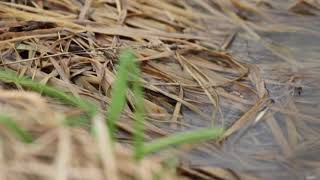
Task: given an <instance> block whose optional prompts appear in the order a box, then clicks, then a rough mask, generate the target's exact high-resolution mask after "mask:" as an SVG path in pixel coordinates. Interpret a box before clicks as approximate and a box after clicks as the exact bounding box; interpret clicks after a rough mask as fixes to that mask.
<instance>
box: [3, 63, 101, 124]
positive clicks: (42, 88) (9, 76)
mask: <svg viewBox="0 0 320 180" xmlns="http://www.w3.org/2000/svg"><path fill="white" fill-rule="evenodd" d="M0 80H2V81H4V82H9V83H17V84H19V85H21V86H23V87H26V88H30V89H31V90H33V91H35V92H39V93H42V94H44V95H47V96H49V97H52V98H56V99H58V100H60V101H62V102H64V103H67V104H69V105H72V106H75V107H78V108H80V109H82V110H84V111H85V112H86V113H87V114H88V115H89V118H87V123H89V120H90V117H93V116H94V115H95V114H96V113H97V111H98V108H97V106H96V105H93V104H92V103H90V102H88V101H85V100H83V99H81V98H78V97H74V96H72V95H69V94H67V93H65V92H63V91H61V90H58V89H56V88H54V87H50V86H47V85H44V84H41V83H39V82H36V81H33V80H32V79H30V78H27V77H18V75H17V74H16V73H15V72H14V71H12V70H9V69H3V68H1V69H0ZM81 123H83V121H82V122H81ZM73 124H76V123H75V122H74V123H73Z"/></svg>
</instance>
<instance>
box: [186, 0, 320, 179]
mask: <svg viewBox="0 0 320 180" xmlns="http://www.w3.org/2000/svg"><path fill="white" fill-rule="evenodd" d="M268 2H269V3H268V4H270V5H272V8H264V9H263V11H262V12H263V13H265V15H266V16H267V17H268V18H269V19H270V21H269V22H268V23H269V24H266V23H264V22H263V20H258V21H257V24H263V25H262V26H261V28H260V29H258V27H257V29H255V30H254V32H255V33H256V34H257V35H259V38H255V37H253V38H252V36H250V35H248V34H249V33H248V31H246V30H243V29H241V28H239V27H237V26H235V27H231V28H230V26H229V27H227V26H225V27H218V26H217V24H216V23H214V22H212V21H205V23H206V24H207V26H208V27H209V28H208V29H217V28H218V29H219V28H220V29H227V32H233V30H234V32H237V35H236V36H235V38H234V41H233V42H232V43H231V45H230V47H229V49H228V52H229V53H230V54H232V55H233V56H234V57H236V58H237V59H239V60H240V61H241V62H242V63H248V64H255V65H257V67H258V68H259V73H261V78H262V79H263V81H264V82H265V83H266V88H267V90H268V91H269V95H270V98H272V99H273V100H274V104H273V105H272V106H271V108H270V110H268V112H267V113H266V114H265V115H264V116H263V117H262V119H261V120H260V121H259V122H258V123H256V124H254V125H251V126H250V127H249V128H247V129H244V130H243V131H238V132H237V133H236V134H235V135H232V136H231V137H230V138H229V139H228V140H227V141H225V142H224V143H223V144H222V145H221V146H209V147H204V149H206V150H202V151H199V152H198V151H193V152H192V154H193V156H192V157H191V158H190V159H191V160H190V163H191V164H192V165H193V166H199V167H201V166H209V167H210V166H211V167H223V168H227V169H231V170H233V171H235V172H238V173H239V174H240V176H239V177H243V178H245V179H247V178H249V177H250V178H253V179H255V178H259V179H260V178H261V179H272V180H274V179H279V180H280V179H308V180H311V179H320V171H319V168H320V164H319V163H320V158H319V154H318V153H319V152H320V141H319V140H320V139H319V135H320V124H319V123H320V105H319V102H320V59H319V58H320V17H319V14H313V15H303V14H301V13H295V12H292V10H291V11H290V10H288V7H289V6H288V5H290V4H291V5H292V3H293V2H294V1H292V2H289V1H268ZM309 8H310V7H309ZM307 10H308V9H307ZM319 12H320V11H317V13H319ZM277 26H278V27H277ZM280 26H283V27H287V29H284V28H280ZM210 27H211V28H210ZM266 27H269V28H270V29H267V28H266ZM230 34H231V33H230ZM227 36H228V35H227ZM213 39H214V38H213ZM239 92H241V91H239ZM245 93H246V92H244V94H243V96H246V95H247V96H248V97H250V93H249V94H245ZM238 95H239V96H240V95H241V93H238ZM249 99H250V98H249ZM221 105H222V107H223V108H222V109H223V114H224V119H225V120H226V121H227V123H226V124H227V126H228V125H229V126H230V125H231V124H232V123H234V121H235V120H237V119H238V118H239V117H240V116H242V115H243V113H242V111H241V110H239V108H240V107H241V108H240V109H242V108H248V109H249V107H250V102H247V103H246V102H230V101H228V100H226V99H225V98H224V97H221ZM202 110H204V111H207V112H211V111H210V107H208V106H203V107H202ZM184 115H185V118H186V119H188V120H189V121H190V122H191V123H193V124H194V125H197V126H201V125H200V124H199V123H198V124H196V123H194V122H199V121H197V119H199V118H200V117H197V115H195V114H193V113H191V112H189V111H187V110H185V112H184ZM200 119H201V118H200ZM202 125H205V123H203V124H202ZM240 133H241V134H240ZM210 148H211V149H210ZM204 151H206V152H204ZM242 175H243V176H242ZM247 175H249V176H247Z"/></svg>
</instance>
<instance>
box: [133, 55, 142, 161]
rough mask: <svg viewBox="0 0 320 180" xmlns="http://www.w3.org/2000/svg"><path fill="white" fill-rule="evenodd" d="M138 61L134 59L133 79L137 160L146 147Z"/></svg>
mask: <svg viewBox="0 0 320 180" xmlns="http://www.w3.org/2000/svg"><path fill="white" fill-rule="evenodd" d="M136 61H137V59H136V58H134V59H133V61H132V63H131V66H132V68H131V69H132V75H133V76H132V77H133V85H132V92H133V95H134V106H135V111H134V134H133V146H134V151H135V157H136V159H137V160H140V159H141V158H143V156H141V155H142V154H143V145H144V121H145V118H144V117H145V111H144V94H143V88H142V84H141V82H140V77H141V75H140V69H139V68H138V66H137V64H136Z"/></svg>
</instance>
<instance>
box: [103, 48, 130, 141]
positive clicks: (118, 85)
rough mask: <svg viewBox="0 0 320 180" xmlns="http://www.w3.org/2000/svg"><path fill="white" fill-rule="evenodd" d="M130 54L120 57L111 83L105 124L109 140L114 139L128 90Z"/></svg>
mask: <svg viewBox="0 0 320 180" xmlns="http://www.w3.org/2000/svg"><path fill="white" fill-rule="evenodd" d="M130 60H131V56H130V54H127V53H123V54H121V56H120V63H119V66H118V73H117V79H116V80H115V81H114V83H113V87H112V92H111V95H112V96H111V104H110V106H109V108H108V111H107V116H106V117H107V124H108V127H109V132H110V133H111V134H110V137H111V139H113V140H114V138H115V131H116V122H117V120H118V119H119V118H120V115H121V112H122V110H123V108H124V106H125V104H126V95H127V90H128V78H129V72H128V71H129V68H128V67H129V64H130Z"/></svg>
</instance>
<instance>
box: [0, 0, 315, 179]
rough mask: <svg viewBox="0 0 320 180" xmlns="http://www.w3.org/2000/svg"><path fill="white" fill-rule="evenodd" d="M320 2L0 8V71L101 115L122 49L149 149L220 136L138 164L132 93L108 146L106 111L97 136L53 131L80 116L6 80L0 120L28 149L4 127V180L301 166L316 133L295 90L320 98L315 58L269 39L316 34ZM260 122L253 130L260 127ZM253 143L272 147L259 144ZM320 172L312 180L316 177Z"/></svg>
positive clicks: (207, 175) (113, 1) (45, 2)
mask: <svg viewBox="0 0 320 180" xmlns="http://www.w3.org/2000/svg"><path fill="white" fill-rule="evenodd" d="M319 4H320V3H319V2H318V1H317V0H313V1H312V0H311V1H307V0H304V1H300V0H299V1H292V2H291V1H281V2H278V1H271V0H270V1H258V0H246V1H236V0H217V1H207V0H204V1H198V0H186V1H173V0H161V1H159V0H145V1H142V0H86V1H82V0H56V1H54V0H30V1H24V0H13V1H1V2H0V52H1V64H0V65H1V67H4V68H9V69H12V70H14V71H16V72H18V74H19V75H21V76H24V75H25V76H29V77H31V78H32V79H34V80H37V81H40V82H41V83H43V84H50V85H52V86H54V87H57V88H59V89H61V90H63V91H65V92H67V93H70V94H72V95H74V96H75V97H81V98H84V99H86V100H88V101H90V102H92V103H94V104H96V105H98V106H99V107H101V109H102V110H103V111H104V110H107V109H108V107H109V105H110V101H111V100H110V99H111V98H110V97H111V89H112V86H113V82H114V81H115V78H116V76H117V68H116V66H117V64H118V59H119V54H120V52H122V50H124V49H126V48H128V47H130V48H132V49H133V50H134V51H135V53H136V56H137V57H138V59H139V63H140V64H139V66H140V68H141V72H142V83H143V87H144V89H145V99H144V105H145V110H146V112H147V117H146V119H147V121H146V122H145V128H146V133H145V137H146V141H152V140H153V139H155V138H159V137H165V136H168V135H170V134H174V133H176V132H183V131H186V130H193V129H197V128H200V127H212V126H218V127H224V128H226V129H227V130H226V132H225V134H224V135H223V136H222V138H221V139H220V141H219V142H206V143H201V144H199V145H197V146H192V145H185V146H179V147H175V148H171V149H169V150H164V151H161V152H157V153H155V154H153V155H150V156H147V157H146V158H144V159H143V160H142V161H141V162H140V163H137V162H136V161H134V159H133V157H132V156H133V153H132V150H131V143H132V136H131V135H132V134H133V132H134V129H133V123H132V122H133V121H132V118H133V109H134V104H133V102H132V100H133V94H132V92H129V93H128V95H127V105H126V106H125V110H124V113H123V114H122V116H121V119H120V120H119V121H118V122H117V127H118V128H119V130H120V131H119V133H118V134H117V141H118V142H117V143H116V146H115V149H114V150H113V149H112V148H111V145H110V143H111V142H110V140H109V137H108V135H109V134H108V130H107V128H106V127H105V122H104V121H102V119H104V117H103V116H102V115H101V114H104V113H103V112H101V114H100V113H99V114H98V115H97V116H95V117H93V118H92V119H90V121H91V122H92V125H93V126H94V127H95V128H96V130H97V132H96V135H95V137H93V136H92V134H91V133H90V128H89V127H88V125H84V126H81V127H69V126H64V125H62V121H63V119H64V117H67V116H70V115H72V114H79V113H82V112H81V111H80V110H79V109H78V108H75V107H71V106H68V105H66V104H64V103H62V102H60V101H57V100H54V99H52V98H49V97H44V96H40V95H39V94H35V93H32V92H29V91H25V90H26V88H25V87H23V86H21V85H19V84H8V83H4V82H1V84H0V85H1V91H0V105H1V106H0V113H4V114H8V115H10V116H11V117H12V119H14V120H15V122H17V123H18V124H19V125H21V126H22V127H23V128H25V129H26V130H27V131H28V132H31V133H32V135H33V136H34V137H35V141H34V142H33V143H30V144H25V143H22V142H21V141H20V140H19V139H17V138H16V136H13V135H12V133H10V131H9V130H8V129H7V128H5V127H4V126H0V128H1V131H0V132H1V133H0V137H1V144H0V166H1V167H0V178H2V179H5V178H8V179H49V178H50V179H106V178H107V179H135V178H136V179H152V178H153V177H154V176H155V174H162V175H163V177H162V179H184V178H194V179H196V178H199V179H214V178H216V179H240V178H244V179H257V178H259V177H265V176H264V175H265V174H264V173H263V172H262V173H261V172H260V171H259V170H260V169H259V168H260V167H262V169H263V168H266V169H265V171H264V172H265V173H268V171H272V170H270V169H268V168H267V167H268V166H266V165H265V164H263V163H261V162H262V161H263V162H267V163H269V162H271V163H273V162H276V164H277V163H278V162H281V163H283V164H284V166H285V165H287V164H290V162H293V161H294V162H296V160H295V158H294V157H295V156H296V154H298V155H297V156H299V157H301V154H303V153H302V152H304V149H303V148H302V147H301V145H300V144H301V143H302V142H303V141H307V142H311V143H305V144H314V143H313V142H314V141H313V140H314V137H316V136H317V135H318V134H319V130H318V129H317V128H314V126H313V125H314V124H315V126H318V124H319V123H318V118H319V117H320V116H319V113H317V111H316V109H317V107H318V106H316V108H314V107H311V106H313V105H314V102H313V101H312V100H309V99H308V98H306V100H301V98H299V95H300V94H301V92H300V88H303V89H305V88H306V89H308V88H309V89H312V90H313V91H312V92H310V95H309V96H308V97H316V96H317V93H316V91H318V90H319V85H317V83H315V82H319V78H318V77H319V72H320V71H319V65H318V62H317V60H318V57H319V56H318V55H319V54H317V50H318V49H316V48H315V49H312V51H310V52H311V53H309V54H303V53H302V55H301V54H299V53H300V52H302V51H299V46H298V47H296V46H295V45H296V44H294V43H291V44H290V43H289V44H288V43H287V44H285V43H286V42H287V41H288V42H289V40H287V41H286V40H279V41H277V40H274V39H273V38H274V37H273V36H272V35H273V34H277V33H279V34H281V33H282V36H287V35H288V34H289V33H294V34H295V35H297V36H298V35H301V34H302V35H304V36H308V37H309V36H313V37H314V38H318V37H319V35H320V33H319V32H320V31H319V29H320V28H319V27H320V26H319V25H317V24H316V23H314V22H316V21H315V19H316V18H319V17H318V16H319V8H320V6H319ZM268 35H270V36H268ZM288 39H289V38H288ZM282 42H283V44H282ZM308 83H309V84H308ZM277 88H278V89H280V90H279V91H280V95H278V94H277V93H278V92H277ZM16 89H17V90H16ZM298 91H299V92H298ZM314 94H315V95H314ZM271 97H272V98H274V99H275V103H274V104H272V103H271V100H270V99H271ZM317 100H318V99H316V100H314V101H315V102H317ZM301 107H302V109H301ZM267 108H269V109H270V110H268V111H267V110H266V109H267ZM279 116H281V117H279ZM261 124H262V125H261ZM257 125H261V127H260V129H258V130H255V128H253V127H256V126H257ZM247 127H249V128H251V129H249V130H248V129H247ZM252 129H253V130H252ZM257 131H261V132H257ZM248 132H251V133H248ZM263 133H267V135H265V134H263ZM246 135H247V136H246ZM242 136H245V137H247V138H242ZM261 136H264V137H266V136H267V137H269V139H268V142H265V141H264V140H263V138H261ZM232 137H241V140H242V141H241V142H238V139H237V138H234V139H233V138H232ZM235 139H237V140H235ZM237 143H239V144H237ZM248 144H249V145H248ZM238 145H239V146H238ZM299 145H300V146H299ZM295 147H297V150H295ZM312 147H314V146H312ZM316 147H317V146H316ZM234 149H236V150H234ZM307 149H308V148H307ZM172 155H174V156H176V157H178V158H179V163H177V164H176V166H177V167H174V168H168V167H167V166H162V165H161V164H163V161H164V160H165V159H167V158H169V159H170V158H171V157H172ZM193 156H199V158H200V159H201V158H202V157H203V156H205V157H206V158H204V159H205V160H206V159H208V160H209V161H210V162H209V163H208V162H205V161H202V160H200V163H199V164H200V165H199V166H198V165H197V160H195V161H193ZM275 159H276V160H275ZM212 163H213V165H210V166H208V164H212ZM255 163H256V164H255ZM259 163H261V164H259ZM310 164H312V163H310ZM312 165H314V164H312ZM297 167H300V166H299V164H298V165H297V166H295V167H290V168H293V169H294V168H297ZM254 168H257V169H258V170H257V169H254ZM290 168H289V169H290ZM172 169H175V170H172ZM315 169H316V170H315V174H317V175H318V174H319V172H318V171H317V170H318V169H319V167H315ZM175 171H177V173H175ZM280 171H281V170H280ZM290 173H292V172H291V171H290ZM292 174H293V173H292Z"/></svg>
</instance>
